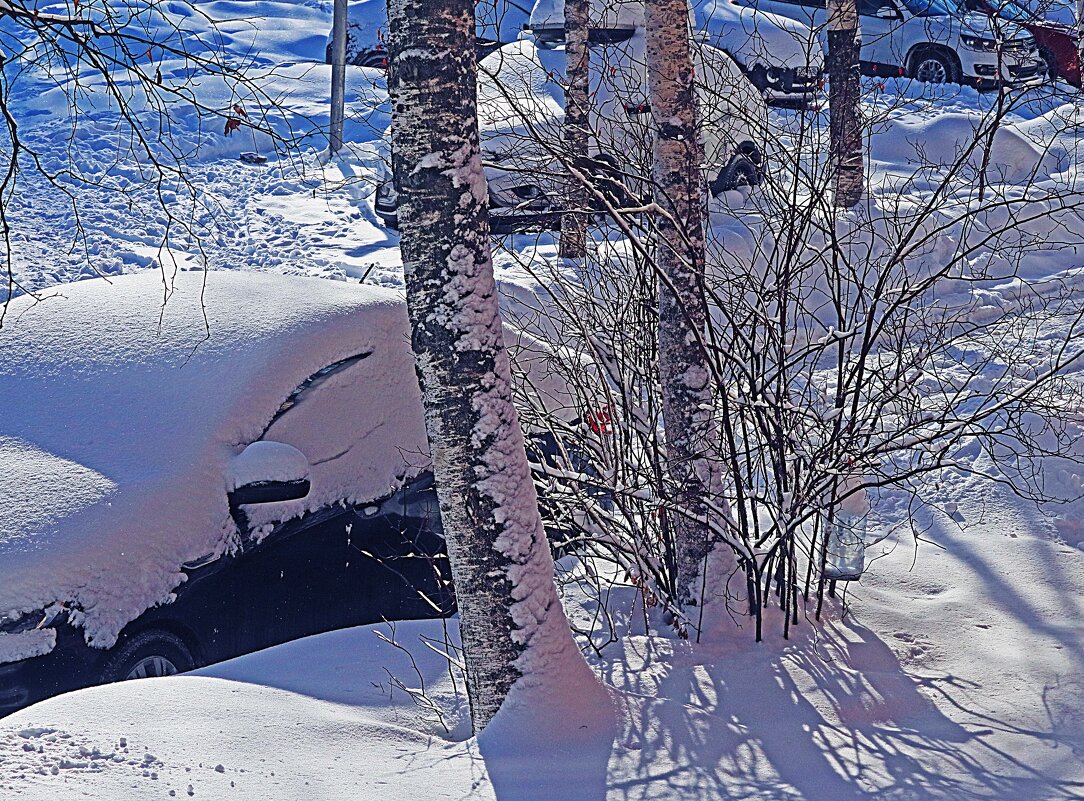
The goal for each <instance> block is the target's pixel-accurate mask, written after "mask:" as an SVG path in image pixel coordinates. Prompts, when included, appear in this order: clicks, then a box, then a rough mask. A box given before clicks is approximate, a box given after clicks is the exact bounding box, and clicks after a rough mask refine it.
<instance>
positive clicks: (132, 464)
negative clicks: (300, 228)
mask: <svg viewBox="0 0 1084 801" xmlns="http://www.w3.org/2000/svg"><path fill="white" fill-rule="evenodd" d="M46 295H47V296H46V298H45V299H42V300H39V299H35V298H30V297H24V298H20V299H16V300H14V301H12V302H10V303H9V304H8V307H7V316H6V318H5V323H4V327H3V329H2V330H0V351H2V352H3V359H0V396H2V397H3V398H4V399H5V404H4V405H5V408H4V414H3V415H2V417H0V496H2V497H3V498H4V499H5V508H4V514H3V515H2V516H0V714H4V713H6V712H9V711H11V710H13V709H16V708H19V707H22V706H25V705H26V704H28V703H32V702H34V701H36V700H39V699H41V698H44V697H47V696H51V695H55V694H57V693H60V692H64V691H67V690H70V689H74V688H77V687H83V686H88V685H92V684H98V683H103V682H109V681H115V680H120V679H126V678H136V677H143V676H155V675H164V674H172V673H175V672H179V671H184V670H187V669H190V668H192V667H193V666H197V665H203V664H209V663H212V662H216V661H220V660H222V659H226V658H229V657H232V656H236V655H238V654H241V653H247V652H251V651H254V650H257V649H260V648H264V647H267V646H269V645H272V644H275V643H280V642H284V641H287V640H291V639H295V638H298V637H302V636H306V635H309V634H314V633H317V632H321V631H328V630H331V629H337V628H342V627H345V626H352V625H357V624H361V623H367V622H376V621H379V620H381V619H389V620H391V619H407V618H424V617H433V616H441V615H446V614H448V613H450V612H451V611H452V609H453V607H454V598H453V595H452V593H451V587H450V583H449V574H448V568H447V565H446V558H445V557H444V545H443V539H442V537H441V536H440V533H441V528H440V520H439V515H438V512H437V507H436V503H435V493H434V492H433V490H432V479H431V475H430V471H429V465H430V462H429V456H428V445H427V441H426V436H425V427H424V419H423V412H422V402H421V394H420V390H419V388H418V383H417V378H416V376H415V372H414V360H413V355H412V353H411V349H410V345H409V331H408V323H407V315H406V308H405V303H404V302H403V300H402V297H401V294H400V293H397V292H394V291H392V290H386V289H377V288H370V287H363V286H359V285H357V284H346V283H340V282H332V281H327V280H321V279H302V278H288V277H283V276H276V275H266V274H255V273H234V272H232V271H228V272H218V273H209V274H206V275H204V274H202V273H199V272H182V273H180V274H178V275H177V276H176V277H175V278H172V279H170V281H169V284H168V285H164V284H163V280H162V276H161V275H160V274H158V273H157V272H151V273H142V274H137V275H129V276H122V277H120V278H117V279H113V280H111V281H110V282H109V283H106V282H105V281H87V282H81V283H77V284H73V285H69V286H65V287H64V288H63V291H62V292H56V293H54V294H52V295H51V296H49V293H46ZM513 337H514V339H513ZM506 341H507V342H508V343H509V346H510V348H512V353H513V359H514V360H519V359H526V357H527V355H529V354H532V353H533V354H536V355H537V354H538V353H539V351H536V350H534V348H535V344H532V343H534V342H535V341H534V340H530V338H529V337H526V335H523V334H519V333H516V332H513V331H512V330H511V329H506ZM515 363H516V364H520V363H521V362H519V361H516V362H515ZM545 380H546V381H547V382H548V383H547V386H549V387H550V388H549V389H548V390H545V391H546V393H547V394H546V398H545V399H544V401H545V403H552V402H553V401H554V399H555V398H556V397H557V396H558V394H559V392H558V394H555V393H554V387H553V386H552V381H553V379H552V378H549V377H547V378H546V379H545ZM532 383H533V382H532Z"/></svg>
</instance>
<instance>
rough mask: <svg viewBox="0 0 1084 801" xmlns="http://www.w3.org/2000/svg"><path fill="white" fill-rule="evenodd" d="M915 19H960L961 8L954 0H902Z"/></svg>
mask: <svg viewBox="0 0 1084 801" xmlns="http://www.w3.org/2000/svg"><path fill="white" fill-rule="evenodd" d="M903 5H904V6H905V7H906V8H907V10H908V11H910V12H911V13H912V14H914V15H915V16H916V17H962V16H963V15H964V13H965V12H964V10H963V7H962V6H961V4H960V3H958V2H956V0H903Z"/></svg>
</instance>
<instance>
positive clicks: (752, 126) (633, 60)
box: [374, 29, 767, 233]
mask: <svg viewBox="0 0 1084 801" xmlns="http://www.w3.org/2000/svg"><path fill="white" fill-rule="evenodd" d="M545 45H546V42H545V41H544V40H543V41H541V42H540V41H538V40H536V39H535V38H534V37H531V36H524V38H522V39H521V40H520V41H518V42H514V43H512V44H509V45H505V46H504V47H501V48H500V49H499V50H497V51H496V52H494V53H492V54H490V55H489V56H487V57H486V58H485V59H483V60H482V62H481V63H480V64H479V66H478V69H479V78H478V119H479V127H480V133H481V141H482V158H483V163H484V164H485V172H486V180H487V182H488V185H489V207H490V208H489V214H490V222H491V225H492V227H493V230H494V231H497V232H499V233H504V232H509V231H513V230H517V229H520V228H522V227H523V226H537V227H554V226H555V225H558V224H559V221H560V217H561V215H562V214H563V213H564V211H565V203H564V201H563V198H564V197H565V196H566V195H567V178H566V177H565V176H566V171H565V169H564V168H563V166H562V164H561V161H560V159H559V158H558V157H556V156H555V155H554V150H555V149H559V148H560V143H561V137H562V125H563V121H564V90H563V88H562V86H563V78H562V76H563V74H564V71H565V53H564V48H563V46H558V47H547V46H545ZM588 50H589V53H590V58H591V69H590V75H591V78H590V81H591V83H590V87H589V92H590V96H591V98H592V103H591V108H590V110H589V120H588V121H589V126H590V129H591V141H590V154H589V157H588V159H587V162H586V163H583V164H578V165H576V166H578V167H579V168H581V169H583V170H584V171H586V172H588V173H591V174H593V176H594V178H595V184H596V186H598V187H599V188H600V190H601V191H602V192H603V194H604V195H606V196H607V199H608V200H610V201H611V202H613V203H615V204H617V205H619V206H627V205H630V204H631V205H638V204H639V201H638V200H636V199H637V198H640V197H642V196H643V193H644V192H645V191H646V189H645V188H646V186H647V185H648V183H647V178H648V177H649V176H650V174H651V167H650V165H651V136H650V124H651V114H650V106H649V101H648V92H647V66H646V64H645V62H644V58H643V53H644V36H643V30H642V29H638V30H637V31H635V32H634V33H633V35H632V36H630V37H629V38H628V39H625V40H623V41H608V42H593V43H592V44H591V45H590V47H589V48H588ZM694 61H695V66H696V75H697V81H698V91H699V97H700V109H701V112H702V133H701V136H702V139H703V143H704V151H705V163H704V174H705V178H706V180H707V182H708V186H709V189H710V190H711V192H712V194H713V195H716V196H718V195H720V194H722V193H723V192H726V191H729V190H733V189H738V188H741V187H749V186H753V185H756V184H758V183H760V181H761V178H762V169H763V166H764V165H763V157H762V153H763V143H764V141H765V136H766V129H767V107H766V106H765V103H764V98H763V97H762V96H761V94H760V92H759V91H758V90H757V89H756V88H755V87H754V86H753V85H752V84H751V83H750V82H749V80H748V79H747V78H746V77H745V76H744V75H743V74H742V72H741V70H740V69H738V67H737V66H736V65H735V64H734V62H733V61H732V60H731V59H730V57H729V56H727V55H726V54H725V53H723V52H722V51H721V50H718V49H716V48H713V47H711V46H709V45H705V44H698V45H697V46H696V49H695V52H694ZM382 170H383V171H382V173H381V174H380V175H379V177H378V182H377V191H376V194H375V201H374V205H375V208H376V212H377V214H378V215H379V216H380V217H381V218H382V219H383V220H384V222H385V223H386V224H387V225H389V226H390V227H395V226H397V225H398V197H397V195H396V193H395V189H394V186H393V183H392V177H391V174H390V172H389V171H388V169H387V166H386V163H385V165H384V166H383V167H382Z"/></svg>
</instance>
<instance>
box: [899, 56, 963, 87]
mask: <svg viewBox="0 0 1084 801" xmlns="http://www.w3.org/2000/svg"><path fill="white" fill-rule="evenodd" d="M909 72H910V76H911V77H912V78H914V79H915V80H917V81H922V82H923V83H959V82H960V70H959V69H958V68H957V66H956V61H955V60H954V59H953V58H952V57H951V56H949V55H946V54H945V53H943V52H941V51H940V50H932V49H928V50H920V51H919V52H917V53H915V55H913V56H911V69H910V71H909Z"/></svg>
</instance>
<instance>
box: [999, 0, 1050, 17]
mask: <svg viewBox="0 0 1084 801" xmlns="http://www.w3.org/2000/svg"><path fill="white" fill-rule="evenodd" d="M990 5H992V6H993V7H994V10H995V11H996V12H997V15H998V16H999V17H1001V18H1002V19H1007V20H1011V21H1013V22H1031V21H1032V20H1034V19H1035V18H1036V17H1037V16H1038V15H1037V14H1036V13H1035V12H1033V11H1031V10H1029V9H1028V7H1027V6H1025V5H1023V4H1022V3H1017V2H1016V0H990Z"/></svg>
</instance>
